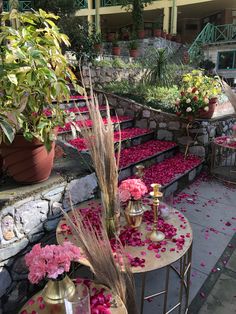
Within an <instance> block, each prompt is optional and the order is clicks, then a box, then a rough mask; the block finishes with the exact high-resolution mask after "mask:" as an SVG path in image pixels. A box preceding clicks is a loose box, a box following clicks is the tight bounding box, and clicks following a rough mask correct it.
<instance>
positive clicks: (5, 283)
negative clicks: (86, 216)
mask: <svg viewBox="0 0 236 314" xmlns="http://www.w3.org/2000/svg"><path fill="white" fill-rule="evenodd" d="M96 189H97V180H96V176H95V174H94V173H92V174H89V175H85V176H84V177H81V178H77V179H72V180H71V181H69V182H68V181H63V182H60V183H58V184H54V185H53V186H52V187H50V188H46V189H43V190H42V191H41V192H40V193H38V194H37V193H36V194H34V195H32V196H29V197H26V198H23V199H22V200H18V201H16V202H9V204H6V205H5V206H4V207H3V208H2V209H1V211H0V222H1V224H0V300H1V301H0V313H7V314H10V313H16V309H17V308H18V306H19V304H22V303H24V302H25V301H26V300H27V298H28V296H29V295H31V294H32V293H33V289H34V287H33V286H32V285H30V284H29V281H28V280H27V269H26V266H25V263H24V255H25V254H26V253H27V252H28V251H29V250H30V249H31V247H32V246H33V244H34V243H36V242H42V243H48V242H50V239H51V238H53V237H54V234H55V233H54V232H53V231H55V229H56V226H57V224H58V221H59V219H60V218H61V216H62V211H61V207H63V209H64V210H66V211H67V210H69V208H70V206H69V197H71V200H72V203H73V204H74V205H75V204H78V203H81V202H83V201H85V200H88V199H90V198H92V197H94V193H95V191H96ZM37 288H39V286H38V287H37Z"/></svg>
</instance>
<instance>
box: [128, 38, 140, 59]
mask: <svg viewBox="0 0 236 314" xmlns="http://www.w3.org/2000/svg"><path fill="white" fill-rule="evenodd" d="M128 48H129V55H130V57H132V58H137V57H138V42H137V40H132V41H130V42H129V45H128Z"/></svg>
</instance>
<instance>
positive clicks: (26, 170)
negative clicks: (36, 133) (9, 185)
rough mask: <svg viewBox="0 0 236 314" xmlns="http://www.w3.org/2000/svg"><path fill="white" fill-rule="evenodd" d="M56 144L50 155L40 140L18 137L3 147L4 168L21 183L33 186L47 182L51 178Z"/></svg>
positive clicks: (53, 145) (53, 144)
mask: <svg viewBox="0 0 236 314" xmlns="http://www.w3.org/2000/svg"><path fill="white" fill-rule="evenodd" d="M54 148H55V143H52V149H51V151H50V152H49V153H48V152H47V150H46V148H45V146H44V145H43V144H42V143H41V142H40V141H38V140H36V139H35V140H33V141H32V142H29V141H26V140H25V138H24V137H23V135H20V134H18V135H16V137H15V139H14V141H13V143H12V144H10V145H6V144H2V145H1V155H2V157H3V159H4V168H5V169H6V170H7V172H8V174H9V175H10V176H11V177H13V179H14V180H15V181H17V182H20V183H25V184H32V183H39V182H42V181H45V180H47V179H48V177H49V176H50V173H51V170H52V166H53V158H54Z"/></svg>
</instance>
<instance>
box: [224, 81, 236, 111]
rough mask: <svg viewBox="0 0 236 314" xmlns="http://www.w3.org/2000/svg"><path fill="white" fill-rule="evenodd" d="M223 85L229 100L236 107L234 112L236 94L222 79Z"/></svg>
mask: <svg viewBox="0 0 236 314" xmlns="http://www.w3.org/2000/svg"><path fill="white" fill-rule="evenodd" d="M222 86H223V89H224V92H225V94H226V96H227V97H228V98H229V101H230V102H231V104H232V106H233V107H234V112H236V94H235V93H234V92H233V91H232V88H231V87H230V86H229V85H228V84H227V83H226V82H225V81H222Z"/></svg>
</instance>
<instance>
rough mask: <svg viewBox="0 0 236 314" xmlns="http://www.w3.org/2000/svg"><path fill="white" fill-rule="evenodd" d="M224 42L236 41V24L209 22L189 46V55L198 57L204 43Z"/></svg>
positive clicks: (192, 57)
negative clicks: (214, 23)
mask: <svg viewBox="0 0 236 314" xmlns="http://www.w3.org/2000/svg"><path fill="white" fill-rule="evenodd" d="M223 42H228V43H229V42H236V25H235V24H225V25H213V24H211V23H208V24H207V25H206V26H205V27H204V28H203V30H202V31H201V33H199V35H198V36H197V38H196V39H195V41H194V42H193V44H192V45H191V47H190V48H189V55H190V57H191V59H194V58H197V57H198V56H199V55H200V53H201V50H202V45H205V44H214V43H223Z"/></svg>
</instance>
